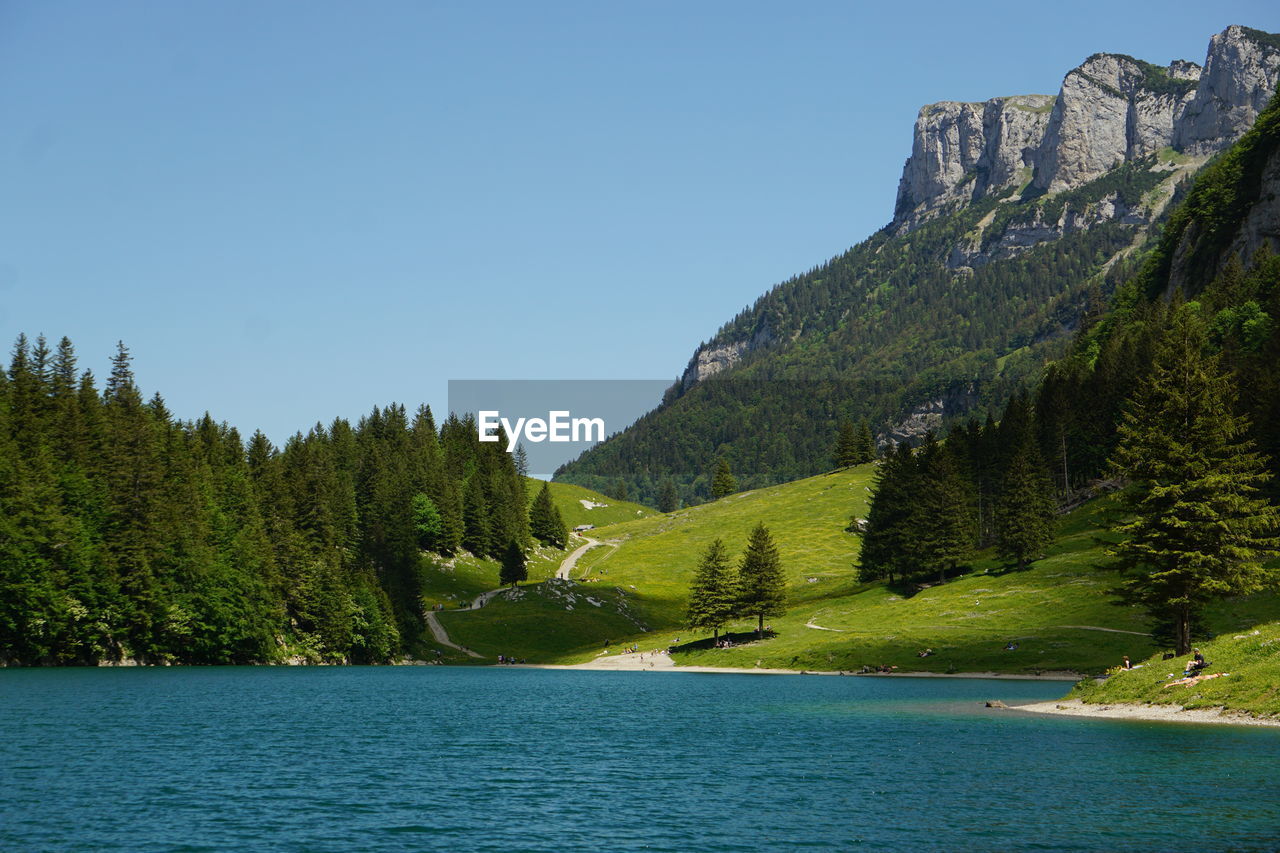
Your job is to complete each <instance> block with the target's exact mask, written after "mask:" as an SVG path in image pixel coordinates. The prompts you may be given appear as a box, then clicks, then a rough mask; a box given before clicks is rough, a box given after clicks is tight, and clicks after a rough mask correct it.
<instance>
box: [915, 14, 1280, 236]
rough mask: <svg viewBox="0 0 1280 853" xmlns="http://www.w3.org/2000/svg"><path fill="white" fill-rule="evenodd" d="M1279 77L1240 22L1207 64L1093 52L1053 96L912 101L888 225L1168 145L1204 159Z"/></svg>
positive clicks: (1274, 50) (1089, 176)
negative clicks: (909, 132) (915, 112)
mask: <svg viewBox="0 0 1280 853" xmlns="http://www.w3.org/2000/svg"><path fill="white" fill-rule="evenodd" d="M1278 82H1280V42H1278V41H1277V40H1276V39H1275V37H1274V36H1268V35H1267V34H1266V33H1261V32H1259V31H1257V30H1250V29H1248V28H1247V27H1239V26H1233V27H1228V28H1227V29H1226V30H1224V31H1223V32H1221V33H1219V34H1218V35H1216V36H1214V37H1213V38H1212V39H1211V40H1210V43H1209V50H1208V54H1207V58H1206V61H1205V66H1204V69H1203V70H1202V69H1201V67H1200V66H1199V65H1196V64H1195V63H1194V62H1187V61H1185V60H1176V61H1174V62H1172V63H1170V64H1169V65H1167V66H1156V65H1152V64H1150V63H1148V62H1143V61H1141V60H1137V59H1134V58H1133V57H1129V56H1123V55H1119V54H1095V55H1094V56H1091V57H1089V58H1088V59H1087V60H1085V61H1084V63H1083V64H1081V65H1080V66H1079V67H1078V68H1074V69H1072V70H1071V71H1070V72H1068V73H1067V75H1066V77H1065V79H1064V80H1063V82H1062V88H1061V90H1060V91H1059V93H1058V95H1057V97H1056V98H1050V97H1049V96H1045V95H1021V96H1016V97H1012V98H997V99H995V100H991V101H986V102H984V103H980V104H961V103H954V102H950V101H944V102H942V103H938V104H932V105H930V106H927V107H925V108H924V109H922V110H921V111H920V115H919V117H918V118H917V119H916V125H915V135H914V139H913V142H912V149H911V157H910V158H909V159H908V160H907V162H906V165H905V166H904V168H903V171H902V180H901V181H900V182H899V185H898V198H897V204H896V205H895V209H894V219H893V222H892V223H891V224H890V229H891V230H892V231H893V232H895V233H902V232H904V231H909V230H911V229H912V228H914V227H915V226H916V225H918V224H919V223H920V222H923V221H925V220H927V219H929V218H930V217H931V216H933V215H936V214H937V213H939V212H941V211H944V210H948V209H952V208H953V207H955V206H956V205H957V203H959V204H965V203H970V202H973V201H976V200H978V199H981V198H984V197H987V196H991V195H999V194H1008V193H1011V192H1013V191H1014V190H1016V189H1018V188H1019V187H1020V186H1021V185H1023V184H1025V183H1027V179H1028V178H1030V189H1031V191H1032V192H1036V193H1056V192H1061V191H1063V190H1069V189H1074V188H1075V187H1079V186H1081V185H1083V184H1086V183H1088V182H1089V181H1092V180H1094V179H1095V178H1098V177H1100V176H1102V175H1104V174H1106V173H1107V172H1108V171H1110V170H1111V169H1113V168H1115V167H1116V166H1118V165H1120V164H1122V163H1126V162H1132V161H1134V160H1139V159H1141V158H1143V157H1146V156H1148V155H1151V154H1154V153H1157V152H1159V151H1160V150H1161V149H1163V148H1166V147H1170V148H1173V149H1174V150H1176V151H1178V152H1182V153H1186V154H1189V155H1192V156H1198V157H1203V156H1206V155H1208V154H1212V153H1214V152H1216V151H1218V150H1221V149H1222V148H1225V147H1226V146H1228V145H1230V144H1231V143H1232V142H1234V141H1235V140H1236V139H1237V138H1239V136H1240V134H1242V133H1243V132H1244V131H1245V130H1247V129H1248V128H1249V127H1250V125H1252V123H1253V120H1254V118H1256V117H1257V114H1258V112H1259V111H1260V110H1261V109H1262V108H1263V107H1264V106H1265V105H1266V103H1267V101H1268V100H1269V99H1270V97H1271V95H1272V94H1274V93H1275V91H1276V85H1277V83H1278Z"/></svg>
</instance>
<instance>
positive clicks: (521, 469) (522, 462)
mask: <svg viewBox="0 0 1280 853" xmlns="http://www.w3.org/2000/svg"><path fill="white" fill-rule="evenodd" d="M513 456H514V457H515V458H514V461H515V463H516V473H517V474H519V475H520V476H521V477H528V476H529V454H528V452H527V451H526V450H525V449H524V442H519V443H517V444H516V452H515V453H514V454H513Z"/></svg>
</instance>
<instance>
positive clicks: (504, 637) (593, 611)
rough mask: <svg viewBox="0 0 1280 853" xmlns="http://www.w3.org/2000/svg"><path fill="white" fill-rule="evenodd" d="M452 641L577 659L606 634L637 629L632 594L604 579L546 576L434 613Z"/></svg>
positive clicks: (528, 656) (533, 656)
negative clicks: (472, 604)
mask: <svg viewBox="0 0 1280 853" xmlns="http://www.w3.org/2000/svg"><path fill="white" fill-rule="evenodd" d="M438 618H439V619H440V622H441V624H443V625H444V626H445V630H447V631H448V632H449V637H450V639H452V640H453V641H454V642H455V643H460V644H462V645H465V646H468V647H470V648H472V649H474V650H475V651H477V652H479V653H480V654H482V655H485V656H486V657H488V658H493V659H496V658H497V656H498V655H510V656H512V657H515V658H524V659H525V660H527V661H528V662H529V663H550V662H555V663H577V662H580V661H584V660H590V659H591V658H594V657H595V656H596V655H598V654H599V653H600V652H601V651H603V649H604V643H605V641H606V640H610V639H612V640H615V641H616V640H619V639H621V638H623V637H627V636H631V635H634V634H637V633H640V632H641V630H642V629H643V628H644V627H645V625H644V623H643V622H642V621H640V619H639V618H638V617H637V616H636V615H635V608H634V607H633V606H632V602H631V597H630V596H628V595H627V594H626V593H625V592H624V591H622V590H620V589H618V588H616V587H610V586H605V585H604V584H589V585H581V584H577V583H574V582H572V581H555V580H552V581H548V582H546V583H540V584H535V585H530V586H521V587H517V588H516V589H515V590H511V591H507V592H503V593H501V594H500V595H498V596H495V597H494V598H492V599H490V601H489V603H488V604H486V605H485V606H484V607H483V608H481V609H480V610H473V611H464V612H453V613H441V614H438Z"/></svg>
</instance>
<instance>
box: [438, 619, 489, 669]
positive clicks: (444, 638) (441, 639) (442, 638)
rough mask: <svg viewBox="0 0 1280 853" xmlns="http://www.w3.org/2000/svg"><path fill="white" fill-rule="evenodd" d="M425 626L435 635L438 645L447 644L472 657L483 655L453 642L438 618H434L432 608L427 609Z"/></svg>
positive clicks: (481, 656)
mask: <svg viewBox="0 0 1280 853" xmlns="http://www.w3.org/2000/svg"><path fill="white" fill-rule="evenodd" d="M427 628H429V629H430V631H431V636H432V637H435V640H436V642H437V643H439V644H440V645H442V646H448V647H449V648H451V649H457V650H458V651H460V652H465V653H466V654H468V655H470V656H471V657H473V658H483V657H484V655H482V654H479V653H478V652H473V651H471V649H465V648H463V647H462V646H460V645H458V644H457V643H455V642H454V641H453V640H450V639H449V632H448V631H446V630H445V629H444V626H443V625H441V624H440V620H439V619H437V618H436V614H435V611H432V610H428V611H427Z"/></svg>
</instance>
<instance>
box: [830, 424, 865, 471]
mask: <svg viewBox="0 0 1280 853" xmlns="http://www.w3.org/2000/svg"><path fill="white" fill-rule="evenodd" d="M832 456H833V457H834V458H835V463H836V467H837V468H848V467H849V466H851V465H857V464H858V463H859V462H861V461H862V454H861V452H860V448H859V441H858V428H857V427H856V426H854V424H853V421H850V420H844V421H841V422H840V429H839V430H838V431H837V433H836V448H835V452H834V453H832Z"/></svg>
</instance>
